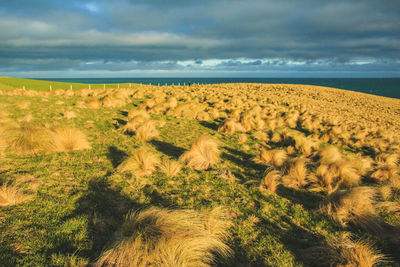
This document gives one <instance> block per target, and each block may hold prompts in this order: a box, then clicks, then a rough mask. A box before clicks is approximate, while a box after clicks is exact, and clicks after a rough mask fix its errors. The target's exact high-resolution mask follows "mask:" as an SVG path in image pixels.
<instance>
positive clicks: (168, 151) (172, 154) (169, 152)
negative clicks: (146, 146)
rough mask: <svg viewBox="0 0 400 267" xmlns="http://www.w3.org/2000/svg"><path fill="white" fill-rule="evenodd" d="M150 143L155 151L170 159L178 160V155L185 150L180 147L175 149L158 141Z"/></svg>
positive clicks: (173, 146)
mask: <svg viewBox="0 0 400 267" xmlns="http://www.w3.org/2000/svg"><path fill="white" fill-rule="evenodd" d="M150 143H151V144H152V145H154V146H155V147H156V149H157V150H158V151H160V152H162V153H164V154H166V155H168V156H170V157H173V158H175V159H177V158H179V156H180V155H182V154H183V152H185V149H183V148H181V147H177V146H175V145H173V144H170V143H167V142H164V141H160V140H151V141H150Z"/></svg>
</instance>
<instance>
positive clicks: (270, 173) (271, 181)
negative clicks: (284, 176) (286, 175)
mask: <svg viewBox="0 0 400 267" xmlns="http://www.w3.org/2000/svg"><path fill="white" fill-rule="evenodd" d="M266 172H267V174H266V175H265V176H264V178H263V179H262V180H261V183H260V191H261V192H264V191H268V192H270V193H275V191H276V188H277V187H278V184H279V179H280V177H281V174H280V172H279V171H277V170H272V169H267V171H266Z"/></svg>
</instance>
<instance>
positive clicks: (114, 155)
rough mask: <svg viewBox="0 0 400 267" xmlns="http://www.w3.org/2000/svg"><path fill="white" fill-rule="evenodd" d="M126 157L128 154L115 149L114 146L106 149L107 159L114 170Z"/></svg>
mask: <svg viewBox="0 0 400 267" xmlns="http://www.w3.org/2000/svg"><path fill="white" fill-rule="evenodd" d="M127 156H128V154H126V153H125V152H124V151H122V150H120V149H118V148H116V147H115V146H110V147H108V154H107V157H108V159H109V160H110V161H111V164H112V165H113V167H114V168H116V167H117V166H118V165H119V164H120V163H121V162H122V160H123V159H124V158H125V157H127Z"/></svg>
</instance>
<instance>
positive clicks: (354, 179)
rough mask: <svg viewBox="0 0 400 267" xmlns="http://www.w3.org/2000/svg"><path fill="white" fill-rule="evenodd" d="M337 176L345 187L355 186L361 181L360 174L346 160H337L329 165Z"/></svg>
mask: <svg viewBox="0 0 400 267" xmlns="http://www.w3.org/2000/svg"><path fill="white" fill-rule="evenodd" d="M331 169H333V170H334V171H335V172H336V173H337V176H339V177H340V181H341V184H342V185H343V186H346V187H353V186H357V185H359V184H360V183H361V176H360V175H359V174H358V172H357V169H356V168H355V167H354V166H353V165H352V164H351V162H349V161H348V160H339V161H336V162H335V163H334V164H332V165H331Z"/></svg>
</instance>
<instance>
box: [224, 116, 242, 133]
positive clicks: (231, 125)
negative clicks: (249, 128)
mask: <svg viewBox="0 0 400 267" xmlns="http://www.w3.org/2000/svg"><path fill="white" fill-rule="evenodd" d="M218 132H221V133H226V134H234V133H235V132H245V129H244V128H243V126H242V125H241V124H240V122H237V121H236V120H235V119H227V120H225V122H224V124H222V126H220V127H219V128H218Z"/></svg>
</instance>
